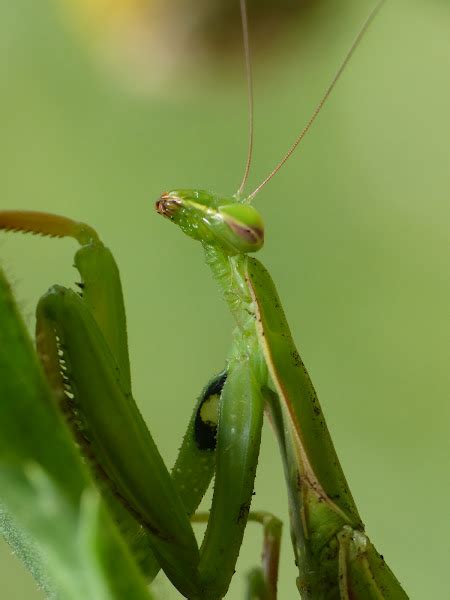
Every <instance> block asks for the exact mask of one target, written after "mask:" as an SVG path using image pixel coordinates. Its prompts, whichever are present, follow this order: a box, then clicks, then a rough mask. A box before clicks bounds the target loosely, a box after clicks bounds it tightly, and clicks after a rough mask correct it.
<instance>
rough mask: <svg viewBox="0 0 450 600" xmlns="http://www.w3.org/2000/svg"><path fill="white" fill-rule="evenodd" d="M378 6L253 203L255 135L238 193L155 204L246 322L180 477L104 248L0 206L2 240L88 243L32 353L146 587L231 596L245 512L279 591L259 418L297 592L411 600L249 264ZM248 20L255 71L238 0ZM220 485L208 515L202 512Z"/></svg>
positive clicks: (258, 268) (86, 233) (199, 415)
mask: <svg viewBox="0 0 450 600" xmlns="http://www.w3.org/2000/svg"><path fill="white" fill-rule="evenodd" d="M380 6H381V4H379V5H378V7H377V9H376V10H375V11H374V12H373V13H372V15H371V16H370V17H369V19H368V20H367V21H366V23H365V25H364V27H363V28H362V30H361V32H360V34H359V35H358V37H357V40H356V42H355V44H354V45H353V46H352V48H351V50H350V52H349V53H348V55H347V57H346V58H345V60H344V61H343V63H342V65H341V67H340V68H339V70H338V73H337V75H336V77H335V78H334V79H333V80H332V82H331V84H330V86H329V87H328V89H327V90H326V93H325V94H324V96H323V99H322V100H321V102H320V103H319V104H318V107H317V109H316V110H315V111H314V113H313V115H312V117H311V119H310V121H309V122H308V123H307V125H306V127H305V129H304V130H303V132H302V133H301V134H300V136H299V137H298V138H297V140H296V142H295V143H294V145H293V146H292V148H291V149H290V150H289V151H288V153H287V154H286V156H285V158H283V159H282V161H281V162H280V163H279V164H278V165H277V167H276V168H275V169H274V170H273V171H272V172H271V173H270V175H269V176H268V177H267V178H266V179H264V180H263V182H262V183H261V184H260V185H259V186H258V187H257V188H256V189H255V190H254V191H253V192H252V193H250V194H249V195H245V194H244V187H245V184H246V180H247V176H248V171H249V168H250V159H251V146H252V135H251V134H250V144H249V154H248V161H247V165H246V168H245V173H244V177H243V179H242V183H241V185H240V186H239V190H238V191H237V193H236V194H235V195H234V196H231V197H225V198H224V197H222V196H218V195H216V194H212V193H209V192H206V191H203V190H187V189H175V190H171V191H169V192H166V193H163V194H162V195H161V197H160V198H159V200H158V201H157V203H156V209H157V212H158V213H159V214H160V215H162V216H164V217H166V218H168V219H170V220H171V221H173V222H174V223H176V224H177V225H179V226H180V228H181V229H182V230H183V232H184V233H186V234H187V235H189V236H190V237H192V238H194V239H196V240H198V241H200V242H201V244H202V245H203V247H204V250H205V257H206V262H207V264H208V265H209V266H210V267H211V269H212V271H213V275H214V277H215V279H216V280H217V282H218V284H219V287H220V289H221V292H222V295H223V296H224V298H225V300H226V302H227V304H228V307H229V309H230V311H231V313H232V316H233V318H234V320H235V324H236V328H235V331H234V333H233V344H232V348H231V351H230V353H229V355H228V358H227V361H226V368H225V371H224V372H221V373H219V374H218V375H216V376H215V377H213V378H212V380H211V381H210V382H209V383H208V385H207V386H206V387H205V389H204V391H203V392H202V394H201V396H200V399H199V401H198V403H197V405H196V407H195V409H194V413H193V417H192V420H191V423H190V425H189V427H188V430H187V434H186V436H185V439H184V442H183V445H182V448H181V450H180V454H179V457H178V459H177V462H176V464H175V467H174V469H173V471H172V474H170V473H169V472H168V470H167V469H166V467H165V465H164V463H163V461H162V459H161V457H160V455H159V452H158V450H157V448H156V446H155V444H154V443H153V441H152V438H151V436H150V433H149V431H148V429H147V427H146V425H145V423H144V421H143V419H142V417H141V416H140V414H139V412H138V410H137V407H136V405H135V403H134V400H133V399H132V395H131V377H130V367H129V358H128V349H127V338H126V325H125V311H124V305H123V298H122V290H121V284H120V279H119V274H118V270H117V267H116V264H115V261H114V259H113V257H112V255H111V253H110V251H109V250H108V249H107V248H106V247H105V246H104V245H103V243H102V242H101V241H100V240H99V238H98V235H97V233H96V232H95V231H94V230H93V229H92V228H91V227H89V226H87V225H85V224H83V223H79V222H76V221H72V220H70V219H68V218H65V217H59V216H55V215H48V214H44V213H32V212H26V211H14V212H12V211H9V212H8V211H3V212H0V228H2V229H4V230H17V231H24V232H33V233H40V234H43V235H51V236H56V237H65V236H69V237H73V238H75V239H76V240H77V241H78V242H79V244H80V246H81V248H80V250H79V251H78V252H77V254H76V256H75V264H76V267H77V269H78V271H79V273H80V275H81V282H80V284H79V285H80V290H81V298H80V297H79V296H78V295H77V294H75V293H74V292H72V291H71V290H68V289H66V288H62V287H59V286H54V287H53V288H51V289H50V290H49V292H48V293H47V294H46V295H45V296H44V297H43V298H42V299H41V301H40V302H39V305H38V309H37V336H36V340H37V349H38V354H39V356H40V357H41V360H42V364H43V367H44V370H45V372H46V375H47V378H48V380H49V382H50V384H51V387H52V388H53V390H54V395H55V397H56V398H57V400H58V402H59V404H60V407H61V409H62V411H63V412H64V413H65V415H66V417H67V421H68V423H69V425H70V427H71V429H72V432H73V435H74V437H75V439H76V440H77V442H78V443H79V445H80V447H81V448H82V451H84V453H85V455H86V457H87V458H88V460H89V461H90V463H91V465H92V469H93V471H94V473H96V474H97V476H98V478H99V480H101V482H102V483H101V486H100V487H101V488H102V491H103V493H104V496H105V498H106V499H107V502H108V504H109V508H110V511H111V512H112V514H113V515H114V517H115V520H116V522H117V523H118V525H119V528H120V529H121V530H122V533H123V536H124V538H125V539H126V540H127V541H128V543H129V547H130V549H131V551H132V553H133V554H134V555H135V557H136V559H137V560H138V562H139V564H140V565H141V567H142V570H143V572H144V573H145V575H146V576H147V577H148V579H149V580H150V579H152V578H153V577H154V575H155V574H156V572H157V571H158V570H159V568H162V569H163V570H164V572H165V573H166V575H167V576H168V577H169V579H170V580H171V581H172V583H173V584H174V585H175V586H176V587H177V589H178V590H179V591H180V593H181V594H183V595H184V596H185V597H188V598H198V599H200V598H222V597H223V596H224V595H225V594H226V592H227V589H228V586H229V584H230V581H231V578H232V575H233V572H234V568H235V564H236V560H237V557H238V553H239V549H240V546H241V543H242V538H243V535H244V530H245V526H246V523H247V520H248V519H249V518H250V519H254V520H257V521H260V522H261V523H262V524H263V526H264V528H265V534H266V535H265V554H264V557H265V558H264V561H263V566H262V568H261V569H257V570H255V571H254V572H253V573H252V577H251V578H250V579H249V598H260V599H273V598H275V597H276V578H277V561H278V548H279V540H280V525H279V522H278V521H277V519H276V518H274V517H272V516H270V515H268V514H267V513H252V512H250V504H251V499H252V494H253V487H254V477H255V472H256V466H257V460H258V453H259V446H260V435H261V426H262V420H263V414H264V412H265V413H266V414H267V416H268V418H269V419H270V421H271V424H272V426H273V429H274V430H275V433H276V436H277V438H278V442H279V446H280V452H281V456H282V459H283V463H284V469H285V476H286V483H287V489H288V497H289V503H290V513H291V532H292V538H293V546H294V553H295V557H296V561H297V564H298V568H299V576H298V580H297V585H298V589H299V592H300V595H301V597H302V598H305V599H308V598H310V599H314V600H315V599H319V598H330V599H331V598H341V599H344V600H345V599H350V598H358V599H365V598H406V595H405V593H404V592H403V590H402V589H401V587H400V585H399V584H398V582H397V580H396V579H395V577H394V576H393V574H392V573H391V571H390V570H389V568H388V567H387V566H386V564H385V563H384V560H383V559H382V557H380V555H379V554H378V553H377V552H376V551H375V549H374V547H373V546H372V544H371V543H370V541H369V539H368V538H367V536H366V535H365V533H364V528H363V525H362V522H361V519H360V517H359V513H358V510H357V508H356V506H355V504H354V501H353V498H352V496H351V493H350V491H349V489H348V486H347V483H346V481H345V477H344V474H343V472H342V470H341V468H340V465H339V462H338V459H337V457H336V454H335V451H334V448H333V444H332V442H331V438H330V436H329V434H328V430H327V427H326V424H325V421H324V417H323V414H322V411H321V408H320V405H319V403H318V400H317V397H316V394H315V391H314V388H313V386H312V383H311V381H310V379H309V376H308V374H307V372H306V370H305V368H304V366H303V363H302V361H301V358H300V356H299V353H298V352H297V350H296V348H295V345H294V342H293V340H292V338H291V335H290V331H289V327H288V325H287V322H286V319H285V316H284V313H283V309H282V307H281V302H280V299H279V297H278V294H277V292H276V289H275V286H274V284H273V282H272V280H271V278H270V276H269V274H268V272H267V271H266V269H265V268H264V267H263V266H262V264H261V263H260V262H259V261H257V260H256V259H254V258H252V257H250V256H249V253H253V252H256V251H257V250H259V249H260V248H261V246H262V245H263V241H264V225H263V222H262V219H261V217H260V215H259V213H258V212H257V211H256V209H255V208H254V207H253V206H252V204H251V201H252V200H253V199H254V197H255V196H256V194H257V193H258V192H259V191H260V189H261V188H262V187H263V186H264V185H265V184H266V183H267V182H268V181H269V180H270V179H271V178H272V176H273V175H274V174H275V173H276V172H277V171H278V169H279V168H280V167H281V166H282V165H283V164H284V162H285V160H287V159H288V158H289V157H290V156H291V154H292V152H293V151H294V150H295V148H296V146H297V145H298V144H299V143H300V142H301V140H302V139H303V137H304V135H305V133H306V132H307V131H308V130H309V128H310V126H311V124H312V123H313V121H314V120H315V118H316V117H317V115H318V113H319V111H320V109H321V107H322V106H323V103H324V102H325V101H326V99H327V98H328V96H329V94H330V92H331V91H332V89H333V88H334V85H335V83H336V82H337V80H338V78H339V76H340V74H341V73H342V71H343V69H344V67H345V65H346V64H347V62H348V60H349V58H350V56H351V54H352V53H353V50H354V49H355V48H356V46H357V44H358V42H359V40H360V39H361V37H362V35H363V33H364V31H365V30H366V28H367V26H368V25H369V23H370V22H371V20H372V19H373V17H374V15H375V13H376V12H377V10H378V9H379V7H380ZM241 10H242V16H243V23H244V40H245V46H246V49H247V51H246V57H247V63H248V64H249V61H248V57H249V53H248V39H247V29H246V12H245V3H244V2H243V0H241ZM249 82H250V83H251V78H249ZM250 90H251V86H250ZM250 104H251V93H250ZM213 475H214V477H215V483H214V495H213V501H212V507H211V511H210V513H209V515H207V516H205V515H202V514H197V515H196V514H195V511H196V509H197V507H198V504H199V502H200V500H201V498H202V497H203V495H204V493H205V491H206V489H207V488H208V486H209V483H210V480H211V478H212V477H213ZM196 520H207V529H206V534H205V538H204V541H203V544H202V545H201V547H200V548H198V545H197V542H196V539H195V537H194V533H193V529H192V524H191V521H196Z"/></svg>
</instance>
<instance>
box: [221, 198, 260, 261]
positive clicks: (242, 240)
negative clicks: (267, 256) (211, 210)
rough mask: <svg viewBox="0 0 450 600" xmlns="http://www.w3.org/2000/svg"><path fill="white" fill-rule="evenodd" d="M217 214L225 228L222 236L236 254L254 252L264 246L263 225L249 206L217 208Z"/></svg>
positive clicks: (230, 205) (256, 213) (234, 205)
mask: <svg viewBox="0 0 450 600" xmlns="http://www.w3.org/2000/svg"><path fill="white" fill-rule="evenodd" d="M218 214H219V216H220V218H221V219H222V221H223V223H224V225H225V226H226V228H224V229H223V231H222V236H223V237H224V238H225V239H226V241H227V242H228V243H229V244H230V245H232V246H233V247H234V248H235V249H236V250H237V251H238V252H244V253H246V252H256V251H257V250H259V249H260V248H262V246H263V244H264V223H263V220H262V218H261V215H260V214H259V212H258V211H257V210H256V208H254V207H253V206H250V204H228V205H225V206H219V208H218Z"/></svg>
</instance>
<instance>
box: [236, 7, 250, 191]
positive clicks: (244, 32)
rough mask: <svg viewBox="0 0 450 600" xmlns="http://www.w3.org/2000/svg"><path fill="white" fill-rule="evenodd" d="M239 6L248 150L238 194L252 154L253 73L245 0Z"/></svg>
mask: <svg viewBox="0 0 450 600" xmlns="http://www.w3.org/2000/svg"><path fill="white" fill-rule="evenodd" d="M240 6H241V22H242V38H243V41H244V55H245V72H246V75H247V95H248V150H247V162H246V165H245V170H244V176H243V178H242V181H241V185H240V186H239V189H238V191H237V194H238V195H240V194H241V193H242V191H243V190H244V187H245V184H246V183H247V179H248V174H249V171H250V166H251V164H252V156H253V75H252V61H251V59H250V43H249V40H248V19H247V5H246V2H245V0H240Z"/></svg>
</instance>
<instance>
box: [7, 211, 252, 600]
mask: <svg viewBox="0 0 450 600" xmlns="http://www.w3.org/2000/svg"><path fill="white" fill-rule="evenodd" d="M0 227H1V228H3V229H6V230H19V231H31V232H34V233H40V234H42V235H53V236H60V237H62V236H67V235H68V236H71V237H74V238H75V239H77V240H78V241H79V243H80V244H81V248H80V250H79V251H78V252H77V254H76V256H75V266H76V267H77V269H78V271H79V273H80V275H81V279H82V281H81V282H80V283H79V287H80V289H81V292H80V294H79V295H78V294H76V293H74V292H73V291H71V290H68V289H66V288H63V287H60V286H54V287H53V288H51V289H50V290H49V292H48V293H47V294H46V295H45V296H44V297H43V298H42V299H41V300H40V302H39V304H38V309H37V336H36V337H37V347H38V353H39V355H40V358H41V361H42V363H43V366H44V369H45V372H46V374H47V377H48V379H49V380H50V382H51V384H52V387H53V389H54V390H55V392H56V394H57V397H58V398H59V402H60V404H61V406H62V409H63V412H64V413H65V414H66V416H67V417H68V421H69V422H70V424H71V427H72V430H73V431H74V433H75V437H76V439H77V441H78V443H79V444H80V445H81V447H82V449H83V451H84V454H85V455H87V456H88V458H89V460H90V462H91V463H92V464H93V466H94V469H95V471H96V473H97V475H100V480H101V484H102V488H103V489H104V492H106V495H107V497H108V499H109V502H110V505H111V507H112V509H113V511H114V512H115V516H116V519H117V521H118V522H119V525H120V526H121V529H122V532H123V533H124V535H125V536H126V537H127V539H128V541H129V543H130V546H131V548H132V549H133V550H134V552H135V554H137V557H138V559H139V560H140V562H141V565H142V566H144V568H145V569H146V570H147V573H148V575H149V576H153V575H154V574H155V573H156V572H157V570H158V563H159V564H160V565H161V566H162V567H163V569H164V570H165V572H166V574H167V575H168V576H169V578H170V579H171V580H172V581H173V582H174V584H175V585H176V586H177V587H178V588H179V589H180V591H182V593H183V594H185V595H186V596H189V597H192V598H194V597H199V598H200V597H208V598H209V597H211V598H212V597H221V595H223V594H224V593H225V591H226V589H227V587H228V585H229V582H230V579H231V577H232V574H233V572H234V566H235V563H236V559H237V555H238V552H239V548H240V545H241V542H242V536H243V533H244V529H245V524H246V521H247V516H248V510H249V506H250V500H251V496H252V493H253V481H254V476H255V472H256V462H257V456H258V451H259V443H260V432H261V425H262V410H263V396H262V394H261V391H260V388H259V384H258V381H259V375H258V371H259V370H260V369H261V368H264V363H263V362H261V358H260V355H259V353H258V352H252V353H247V352H246V351H245V348H244V347H243V346H242V344H240V339H239V338H238V339H237V343H236V345H235V347H234V350H233V356H232V357H231V358H230V360H229V363H228V367H227V372H226V373H225V372H222V373H220V374H219V375H218V376H216V377H214V378H213V379H212V380H211V382H210V383H209V384H208V385H207V386H206V388H205V390H204V391H203V393H202V395H201V397H200V399H199V401H198V403H197V406H196V408H195V410H194V413H193V417H192V419H191V423H190V424H189V427H188V430H187V433H186V436H185V439H184V442H183V444H182V447H181V449H180V452H179V456H178V459H177V462H176V464H175V467H174V470H173V473H172V478H170V476H169V474H168V472H167V470H166V468H165V466H164V464H163V462H162V459H161V457H160V455H159V453H158V451H157V449H156V446H155V445H154V442H153V440H152V439H151V437H150V434H149V432H148V430H147V428H146V426H145V424H144V422H143V420H142V417H141V416H140V413H139V411H138V410H137V408H136V405H135V403H134V400H133V398H132V395H131V385H130V377H129V360H128V351H127V341H126V324H125V312H124V309H123V298H122V290H121V285H120V278H119V274H118V270H117V267H116V264H115V262H114V259H113V257H112V255H111V253H110V252H109V250H108V249H107V248H106V247H105V246H104V245H103V244H102V243H101V242H100V240H99V239H98V236H97V234H96V233H95V232H94V231H93V230H92V229H91V228H90V227H88V226H86V225H84V224H82V223H77V222H74V221H71V220H70V219H65V218H63V217H58V216H55V215H44V214H42V213H31V212H25V211H23V212H7V211H5V212H2V213H0ZM79 296H81V297H79ZM219 397H221V402H220V407H218V406H217V404H218V398H219ZM218 412H219V413H220V422H221V426H220V427H219V432H218V434H217V438H218V443H217V445H218V449H217V451H215V446H216V429H217V419H218ZM216 454H217V459H216V458H215V455H216ZM137 456H138V457H139V460H138V461H136V459H135V458H134V457H137ZM214 469H215V470H216V484H215V493H214V498H213V506H212V511H211V516H212V518H211V519H210V520H209V522H208V527H207V532H206V535H205V540H204V543H203V546H202V548H201V553H200V554H199V553H198V549H197V545H196V543H195V540H194V538H193V534H192V528H191V525H190V524H189V517H190V516H191V515H192V513H193V512H194V511H195V509H196V507H197V506H198V504H199V502H200V500H201V498H202V497H203V495H204V493H205V491H206V489H207V487H208V485H209V483H210V480H211V477H212V475H213V471H214ZM239 474H241V476H239ZM150 547H151V548H152V549H153V551H154V553H155V555H156V557H157V562H156V561H155V560H154V559H153V558H152V552H151V550H150ZM219 564H220V576H218V565H219ZM197 570H198V571H197ZM196 571H197V573H198V575H197V577H198V579H197V581H196V575H195V573H196Z"/></svg>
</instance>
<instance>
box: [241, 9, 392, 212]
mask: <svg viewBox="0 0 450 600" xmlns="http://www.w3.org/2000/svg"><path fill="white" fill-rule="evenodd" d="M385 1H386V0H381V1H380V2H378V4H377V5H376V6H375V8H374V9H373V10H372V12H371V13H370V14H369V16H368V17H367V19H366V20H365V22H364V24H363V26H362V27H361V29H360V30H359V33H358V35H357V36H356V38H355V41H354V42H353V44H352V45H351V46H350V50H349V51H348V52H347V54H346V56H345V58H344V60H343V61H342V63H341V65H340V67H339V69H338V70H337V72H336V74H335V76H334V77H333V79H332V80H331V83H330V84H329V85H328V87H327V89H326V90H325V93H324V95H323V96H322V98H321V100H320V102H319V103H318V104H317V106H316V108H315V109H314V111H313V113H312V115H311V117H310V118H309V121H308V122H307V123H306V125H305V127H304V128H303V130H302V131H301V133H300V135H299V136H298V138H297V139H296V140H295V142H294V143H293V144H292V146H291V147H290V148H289V150H288V151H287V153H286V154H285V155H284V157H283V158H282V159H281V160H280V162H279V163H278V164H277V166H276V167H275V168H274V169H273V171H271V172H270V173H269V175H268V176H267V177H266V178H265V179H264V180H263V181H262V183H260V184H259V185H258V187H257V188H256V189H255V190H254V191H253V192H252V193H251V194H250V195H249V196H248V197H247V201H248V202H251V200H252V199H253V198H254V197H255V196H256V194H257V193H258V192H259V191H260V190H261V189H262V188H263V187H264V186H265V185H266V183H269V181H270V180H271V179H272V177H273V176H274V175H276V173H278V171H279V170H280V169H281V167H282V166H283V165H284V163H285V162H286V161H287V160H288V158H290V156H291V155H292V154H293V152H294V150H295V149H296V148H297V146H298V145H299V144H300V142H301V141H302V140H303V138H304V137H305V135H306V134H307V133H308V131H309V130H310V129H311V126H312V124H313V123H314V121H315V120H316V119H317V117H318V115H319V113H320V111H321V110H322V108H323V106H324V104H325V102H326V101H327V100H328V98H329V97H330V95H331V92H332V91H333V89H334V88H335V86H336V84H337V82H338V81H339V79H340V77H341V75H342V73H343V72H344V70H345V67H346V66H347V65H348V63H349V61H350V59H351V57H352V55H353V53H354V52H355V50H356V48H357V47H358V46H359V43H360V42H361V40H362V38H363V37H364V34H365V33H366V31H367V30H368V29H369V26H370V25H371V23H372V21H373V20H374V19H375V17H376V16H377V14H378V12H379V10H380V9H381V7H382V6H383V4H384V3H385ZM241 5H242V1H241ZM243 183H245V178H244V182H243ZM241 187H242V186H241ZM239 191H241V189H239Z"/></svg>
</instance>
